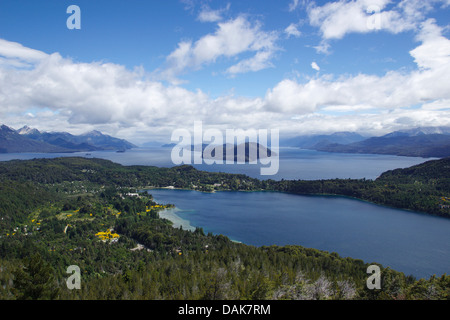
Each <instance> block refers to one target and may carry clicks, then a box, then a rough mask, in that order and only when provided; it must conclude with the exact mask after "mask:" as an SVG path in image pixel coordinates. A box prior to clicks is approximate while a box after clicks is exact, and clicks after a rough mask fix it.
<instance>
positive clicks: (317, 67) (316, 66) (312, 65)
mask: <svg viewBox="0 0 450 320" xmlns="http://www.w3.org/2000/svg"><path fill="white" fill-rule="evenodd" d="M311 68H313V69H314V70H316V71H320V67H319V66H318V65H317V63H316V62H314V61H313V62H312V63H311Z"/></svg>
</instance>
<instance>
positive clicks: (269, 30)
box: [0, 0, 450, 143]
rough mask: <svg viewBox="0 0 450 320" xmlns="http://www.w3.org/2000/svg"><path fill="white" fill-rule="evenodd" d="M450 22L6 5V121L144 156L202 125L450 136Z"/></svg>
mask: <svg viewBox="0 0 450 320" xmlns="http://www.w3.org/2000/svg"><path fill="white" fill-rule="evenodd" d="M72 4H75V5H78V6H79V7H80V9H81V29H80V30H69V29H68V28H67V27H66V20H67V19H68V18H69V16H70V14H67V13H66V9H67V7H68V6H69V5H72ZM369 8H371V10H372V11H370V12H368V9H369ZM449 17H450V1H448V0H429V1H419V0H401V1H389V0H354V1H349V0H339V1H307V0H286V1H281V0H280V1H274V0H246V1H207V0H204V1H197V0H170V1H143V0H130V1H117V0H115V1H103V0H96V1H87V0H72V1H62V0H48V1H35V0H34V1H32V0H2V1H1V2H0V117H1V118H2V119H3V120H2V122H3V123H5V124H7V125H10V126H12V127H16V128H17V127H20V126H22V125H25V124H27V125H29V126H33V127H37V128H38V129H41V130H67V131H71V132H74V133H78V132H84V131H88V130H91V129H98V130H101V131H105V132H107V133H110V134H114V135H119V136H121V137H124V138H128V139H130V140H133V141H135V142H138V143H139V142H145V141H149V140H155V139H158V140H167V139H168V137H170V132H172V131H173V130H174V129H176V128H180V127H185V128H192V126H193V122H194V121H198V120H202V121H203V122H204V123H205V125H206V126H210V127H217V128H244V129H246V128H248V129H250V128H255V129H266V128H267V129H268V128H279V129H280V130H281V133H282V134H285V135H300V134H310V133H332V132H335V131H357V132H360V133H363V134H368V135H369V134H370V135H372V134H373V135H380V134H383V133H387V132H390V131H393V130H400V129H407V128H410V127H416V126H434V125H436V126H438V125H450V113H449V102H450V76H449V72H448V71H450V70H449V68H450V65H449V64H450V56H449V55H450V44H449V40H448V37H449V22H450V19H449Z"/></svg>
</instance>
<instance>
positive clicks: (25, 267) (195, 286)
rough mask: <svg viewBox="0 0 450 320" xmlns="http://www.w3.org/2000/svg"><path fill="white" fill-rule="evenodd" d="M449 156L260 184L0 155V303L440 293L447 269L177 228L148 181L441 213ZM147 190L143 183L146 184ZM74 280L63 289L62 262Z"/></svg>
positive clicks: (435, 296)
mask: <svg viewBox="0 0 450 320" xmlns="http://www.w3.org/2000/svg"><path fill="white" fill-rule="evenodd" d="M449 167H450V159H441V160H433V161H429V162H426V163H424V164H421V165H418V166H414V167H411V168H408V169H399V170H393V171H389V172H386V173H384V174H383V175H381V176H380V177H379V178H378V179H376V180H364V179H363V180H349V179H345V180H342V179H335V180H319V181H301V180H298V181H287V180H282V181H273V180H267V181H261V180H257V179H253V178H250V177H247V176H245V175H238V174H225V173H209V172H202V171H198V170H196V169H194V168H193V167H191V166H179V167H174V168H157V167H147V166H122V165H119V164H115V163H113V162H110V161H107V160H101V159H85V158H57V159H35V160H26V161H19V160H14V161H8V162H1V163H0V299H1V300H28V299H32V300H38V299H44V300H49V299H58V300H88V299H89V300H144V299H145V300H157V299H158V300H159V299H165V300H228V299H233V300H247V299H250V300H322V299H323V300H352V299H356V300H448V299H449V298H450V276H447V275H436V276H433V277H431V278H430V279H420V280H417V279H415V278H414V277H412V276H409V275H405V274H403V273H400V272H397V271H395V270H392V269H389V268H385V267H383V266H381V265H378V266H379V267H380V269H381V289H373V290H370V289H368V288H367V282H366V281H367V279H368V277H369V274H368V273H367V268H368V266H369V265H371V264H374V263H372V262H370V263H368V262H364V261H361V260H357V259H352V258H343V257H340V256H339V255H338V254H336V253H334V252H331V253H330V252H325V251H319V250H316V249H312V248H304V247H301V246H285V247H279V246H269V247H254V246H249V245H245V244H241V243H235V242H232V241H231V240H229V239H228V238H227V237H226V236H223V235H214V234H211V233H209V234H205V232H204V231H203V230H202V229H201V228H197V229H196V230H195V231H194V232H191V231H186V230H183V229H182V228H174V227H173V226H172V223H171V222H170V221H168V220H165V219H161V218H160V216H159V212H160V211H161V210H164V209H166V208H167V207H170V206H171V205H161V204H158V203H156V202H155V201H154V199H153V198H152V196H151V188H159V187H168V186H173V187H175V188H185V189H193V190H199V191H204V192H211V191H220V190H242V191H255V190H270V191H280V192H289V193H295V194H330V195H343V196H349V197H355V198H359V199H363V200H367V201H371V202H374V203H379V204H383V205H388V206H392V207H397V208H404V209H411V210H417V211H422V212H426V213H429V214H434V215H440V216H444V217H450V209H449V206H448V204H450V173H449V170H448V168H449ZM145 190H149V192H146V191H145ZM74 265H75V266H78V267H79V269H80V278H81V288H80V289H72V290H71V289H69V287H68V283H67V282H68V279H69V277H70V276H71V273H68V267H69V266H74Z"/></svg>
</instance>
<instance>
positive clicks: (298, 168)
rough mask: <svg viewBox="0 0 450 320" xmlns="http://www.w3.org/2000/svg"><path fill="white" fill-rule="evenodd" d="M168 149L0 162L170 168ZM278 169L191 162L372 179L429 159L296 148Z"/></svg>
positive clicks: (284, 175) (297, 175)
mask: <svg viewBox="0 0 450 320" xmlns="http://www.w3.org/2000/svg"><path fill="white" fill-rule="evenodd" d="M171 151H172V149H171V148H138V149H132V150H129V151H127V152H125V153H117V152H115V151H96V152H91V153H89V155H87V153H85V152H78V153H57V154H50V153H15V154H0V161H8V160H12V159H23V160H27V159H34V158H54V157H73V156H78V157H87V158H93V157H95V158H102V159H107V160H111V161H114V162H116V163H120V164H122V165H146V166H158V167H173V166H174V164H173V163H172V160H171V156H170V154H171ZM279 154H280V161H279V171H278V173H277V174H276V175H274V176H261V175H260V168H261V165H260V164H255V165H253V164H232V165H225V164H224V165H206V164H200V165H194V167H196V168H197V169H199V170H204V171H210V172H217V171H221V172H228V173H243V174H246V175H248V176H250V177H253V178H258V179H273V180H281V179H302V180H315V179H335V178H342V179H347V178H354V179H360V178H366V179H375V178H377V177H378V176H379V175H380V174H381V173H383V172H385V171H387V170H392V169H397V168H406V167H410V166H413V165H416V164H419V163H423V162H425V161H427V160H429V159H424V158H415V157H398V156H390V155H368V154H339V153H326V152H318V151H313V150H301V149H297V148H281V149H280V152H279Z"/></svg>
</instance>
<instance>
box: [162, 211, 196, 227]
mask: <svg viewBox="0 0 450 320" xmlns="http://www.w3.org/2000/svg"><path fill="white" fill-rule="evenodd" d="M178 211H179V209H177V208H169V209H164V210H162V211H160V212H159V216H160V217H161V218H162V219H167V220H169V221H172V223H173V227H174V228H179V227H183V230H189V231H195V227H193V226H191V224H190V222H189V221H188V220H184V219H182V218H180V217H179V216H178V215H177V212H178Z"/></svg>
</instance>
